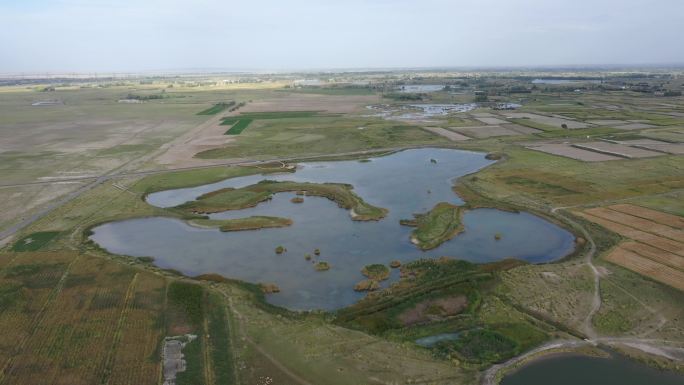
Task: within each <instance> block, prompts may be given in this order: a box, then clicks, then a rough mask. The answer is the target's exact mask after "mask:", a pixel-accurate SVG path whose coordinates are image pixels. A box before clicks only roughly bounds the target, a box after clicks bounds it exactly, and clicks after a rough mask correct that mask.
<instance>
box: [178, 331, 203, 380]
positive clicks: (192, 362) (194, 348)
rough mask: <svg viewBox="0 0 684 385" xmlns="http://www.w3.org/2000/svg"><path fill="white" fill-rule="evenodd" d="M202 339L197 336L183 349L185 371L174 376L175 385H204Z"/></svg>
mask: <svg viewBox="0 0 684 385" xmlns="http://www.w3.org/2000/svg"><path fill="white" fill-rule="evenodd" d="M203 341H204V338H202V335H199V336H198V337H197V339H195V340H193V341H192V342H189V343H187V344H186V345H185V347H184V348H183V356H184V357H183V358H184V359H185V363H186V367H185V371H183V372H178V373H177V374H176V384H177V385H197V384H202V383H204V359H203V354H202V344H203Z"/></svg>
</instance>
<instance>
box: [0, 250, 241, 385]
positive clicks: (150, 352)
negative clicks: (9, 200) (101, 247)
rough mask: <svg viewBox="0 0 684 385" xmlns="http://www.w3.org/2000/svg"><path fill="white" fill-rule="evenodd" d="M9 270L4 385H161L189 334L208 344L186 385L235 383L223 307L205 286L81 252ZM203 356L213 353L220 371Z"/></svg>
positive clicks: (46, 256)
mask: <svg viewBox="0 0 684 385" xmlns="http://www.w3.org/2000/svg"><path fill="white" fill-rule="evenodd" d="M2 262H3V267H2V271H1V274H2V278H0V287H1V288H2V289H0V292H1V293H2V294H1V295H2V297H1V298H2V301H1V305H2V309H3V311H2V313H1V315H0V325H2V327H4V328H7V330H12V331H13V332H12V333H6V334H4V335H3V336H2V337H1V338H0V363H1V365H2V368H3V372H2V375H1V376H0V383H5V384H37V383H46V382H47V383H53V384H94V383H108V384H141V383H155V382H159V381H160V377H159V376H160V373H161V370H160V365H161V353H160V352H161V350H160V349H161V342H162V339H163V338H164V337H165V336H170V335H178V334H184V333H196V334H199V335H201V336H202V339H201V340H199V341H194V342H193V343H194V344H195V345H194V346H196V347H197V348H198V349H194V350H193V349H189V351H188V355H187V360H188V366H189V367H190V368H198V370H197V371H193V370H188V371H187V372H185V373H183V376H179V378H178V381H177V383H178V384H192V383H197V381H198V380H199V381H200V382H203V383H214V382H213V380H211V381H207V378H210V379H217V381H218V379H222V381H221V382H220V383H226V384H229V383H233V378H234V368H233V366H232V363H231V361H230V360H227V358H229V357H230V354H231V347H230V346H231V343H230V341H229V340H230V337H229V334H228V324H227V318H226V315H225V311H224V307H223V302H222V301H220V300H217V298H216V294H207V293H206V292H205V290H204V289H203V287H202V286H199V285H191V286H190V288H193V289H195V290H189V289H187V288H188V286H187V284H180V283H178V282H176V281H170V283H169V280H168V279H166V278H164V277H163V276H159V275H155V274H153V273H149V272H144V271H140V270H136V269H132V268H130V267H128V266H125V265H122V264H119V263H113V262H109V261H107V260H105V259H102V258H99V257H92V256H89V255H84V254H77V253H73V252H71V253H70V252H50V253H32V252H25V253H18V254H3V255H2ZM205 320H206V321H205ZM189 346H192V345H189ZM194 346H193V347H194ZM195 350H196V352H199V353H201V352H202V351H203V350H207V351H208V352H210V353H209V354H210V358H208V360H209V361H211V365H207V364H206V363H204V361H203V360H204V358H202V355H201V354H193V351H195ZM216 383H219V382H216Z"/></svg>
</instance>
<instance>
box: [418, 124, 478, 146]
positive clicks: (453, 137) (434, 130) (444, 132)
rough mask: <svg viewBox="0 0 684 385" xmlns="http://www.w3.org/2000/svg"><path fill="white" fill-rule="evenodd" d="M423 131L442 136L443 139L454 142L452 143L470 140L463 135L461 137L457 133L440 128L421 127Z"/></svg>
mask: <svg viewBox="0 0 684 385" xmlns="http://www.w3.org/2000/svg"><path fill="white" fill-rule="evenodd" d="M423 129H424V130H425V131H430V132H432V133H433V134H437V135H440V136H443V137H445V138H447V139H449V140H451V141H454V142H460V141H464V140H470V138H469V137H467V136H465V135H461V134H459V133H458V132H453V131H449V130H447V129H444V128H441V127H423Z"/></svg>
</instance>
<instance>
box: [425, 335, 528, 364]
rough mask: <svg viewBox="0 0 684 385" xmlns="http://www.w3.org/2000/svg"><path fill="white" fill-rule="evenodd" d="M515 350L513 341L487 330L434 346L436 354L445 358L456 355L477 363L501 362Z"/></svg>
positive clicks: (515, 346) (516, 346)
mask: <svg viewBox="0 0 684 385" xmlns="http://www.w3.org/2000/svg"><path fill="white" fill-rule="evenodd" d="M517 348H518V345H517V344H516V343H515V341H513V340H511V339H510V338H508V337H506V336H504V335H503V334H501V333H497V332H495V331H492V330H487V329H477V330H469V331H466V332H464V333H463V334H461V335H460V336H459V338H458V339H457V340H455V341H443V342H440V343H438V344H437V345H436V346H435V350H436V352H437V354H439V355H442V356H444V357H445V358H452V356H453V355H456V356H457V357H459V358H463V359H465V360H467V361H473V362H477V363H489V362H499V361H502V360H504V359H507V358H510V357H512V356H513V355H514V354H515V352H516V350H517Z"/></svg>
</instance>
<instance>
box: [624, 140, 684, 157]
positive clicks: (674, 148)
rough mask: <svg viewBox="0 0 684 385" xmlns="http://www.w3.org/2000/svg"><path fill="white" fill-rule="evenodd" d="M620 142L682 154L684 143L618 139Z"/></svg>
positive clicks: (683, 152) (683, 153)
mask: <svg viewBox="0 0 684 385" xmlns="http://www.w3.org/2000/svg"><path fill="white" fill-rule="evenodd" d="M620 143H624V144H626V145H628V146H633V147H639V148H645V149H647V150H653V151H659V152H666V153H669V154H678V155H684V144H678V143H669V142H663V141H660V140H653V139H633V140H623V141H620Z"/></svg>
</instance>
